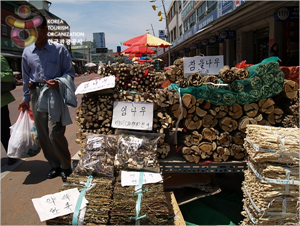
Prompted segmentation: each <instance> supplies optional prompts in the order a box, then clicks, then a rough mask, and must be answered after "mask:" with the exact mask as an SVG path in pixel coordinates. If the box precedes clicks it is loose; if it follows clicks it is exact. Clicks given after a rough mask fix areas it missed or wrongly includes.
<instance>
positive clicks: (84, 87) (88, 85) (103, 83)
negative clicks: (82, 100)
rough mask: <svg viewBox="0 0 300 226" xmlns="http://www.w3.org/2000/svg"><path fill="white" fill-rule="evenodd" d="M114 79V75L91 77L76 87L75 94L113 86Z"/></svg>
mask: <svg viewBox="0 0 300 226" xmlns="http://www.w3.org/2000/svg"><path fill="white" fill-rule="evenodd" d="M115 81H116V80H115V76H107V77H104V78H99V79H93V80H91V81H88V82H83V83H81V84H80V85H79V86H78V87H77V89H76V91H75V95H77V94H84V93H91V92H95V91H99V90H103V89H110V88H114V87H115Z"/></svg>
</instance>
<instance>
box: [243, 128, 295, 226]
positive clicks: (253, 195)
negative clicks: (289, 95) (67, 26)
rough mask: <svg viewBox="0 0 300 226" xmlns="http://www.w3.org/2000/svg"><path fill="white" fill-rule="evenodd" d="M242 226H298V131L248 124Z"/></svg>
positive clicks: (245, 144)
mask: <svg viewBox="0 0 300 226" xmlns="http://www.w3.org/2000/svg"><path fill="white" fill-rule="evenodd" d="M246 134H247V139H246V140H245V143H244V146H245V148H246V150H247V152H248V153H249V155H248V156H249V157H248V162H247V164H248V169H247V170H245V172H244V174H245V180H244V182H243V186H242V190H243V194H244V199H243V203H244V206H243V207H244V208H243V209H244V210H243V211H242V215H243V216H244V217H245V218H244V220H243V221H242V222H241V225H253V224H257V225H298V224H299V183H300V182H299V129H298V128H282V127H271V126H259V125H249V126H247V130H246Z"/></svg>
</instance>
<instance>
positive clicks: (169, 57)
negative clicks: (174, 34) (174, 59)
mask: <svg viewBox="0 0 300 226" xmlns="http://www.w3.org/2000/svg"><path fill="white" fill-rule="evenodd" d="M161 2H162V4H163V7H164V12H165V17H166V27H167V32H168V40H167V41H168V42H170V31H169V26H168V21H167V13H166V8H165V3H164V0H161ZM168 62H169V65H168V66H170V65H171V56H170V46H168Z"/></svg>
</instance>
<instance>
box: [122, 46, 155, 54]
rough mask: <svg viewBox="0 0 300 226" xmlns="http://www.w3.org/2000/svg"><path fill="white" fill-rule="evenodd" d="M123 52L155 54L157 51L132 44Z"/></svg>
mask: <svg viewBox="0 0 300 226" xmlns="http://www.w3.org/2000/svg"><path fill="white" fill-rule="evenodd" d="M121 53H126V54H127V53H140V54H153V53H155V51H154V50H152V49H150V48H148V47H145V46H131V47H128V48H127V49H124V50H123V51H122V52H121Z"/></svg>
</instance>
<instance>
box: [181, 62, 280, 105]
mask: <svg viewBox="0 0 300 226" xmlns="http://www.w3.org/2000/svg"><path fill="white" fill-rule="evenodd" d="M277 60H278V57H270V58H267V59H265V60H263V61H262V62H261V63H259V64H255V65H253V66H251V67H248V68H247V70H248V71H249V78H246V79H241V80H234V81H232V82H230V83H228V86H224V82H223V81H222V80H219V81H220V85H219V86H214V85H211V84H203V85H201V86H198V87H194V86H190V87H187V88H182V89H180V93H181V95H182V96H183V95H184V94H186V93H189V94H191V95H193V96H195V97H196V99H202V100H206V101H208V102H210V103H212V104H214V105H227V106H233V105H236V104H240V105H245V104H248V103H252V102H257V101H259V100H262V99H266V98H269V97H272V96H275V95H278V94H279V93H280V92H281V91H282V88H283V83H284V73H283V72H282V70H281V69H280V67H279V63H278V62H277Z"/></svg>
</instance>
